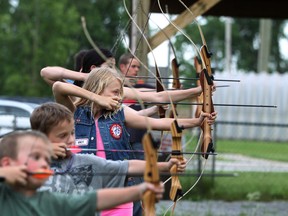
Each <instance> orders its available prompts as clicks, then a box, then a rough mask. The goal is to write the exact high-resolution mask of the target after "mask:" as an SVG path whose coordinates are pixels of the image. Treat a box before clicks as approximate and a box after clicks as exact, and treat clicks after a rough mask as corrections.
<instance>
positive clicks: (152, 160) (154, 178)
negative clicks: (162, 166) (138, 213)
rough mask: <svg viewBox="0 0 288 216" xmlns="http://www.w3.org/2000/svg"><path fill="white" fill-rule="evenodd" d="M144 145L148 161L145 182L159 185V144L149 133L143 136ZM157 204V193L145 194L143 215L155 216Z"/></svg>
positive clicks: (149, 192) (148, 192)
mask: <svg viewBox="0 0 288 216" xmlns="http://www.w3.org/2000/svg"><path fill="white" fill-rule="evenodd" d="M142 143H143V146H144V151H145V160H146V167H145V172H144V180H145V181H146V182H150V183H152V184H155V185H159V183H160V177H159V171H158V167H157V144H156V143H155V142H154V141H153V139H152V135H151V134H150V133H148V132H147V133H146V134H145V135H144V136H143V140H142ZM155 203H156V197H155V193H153V192H151V191H147V192H145V194H144V195H143V206H144V210H143V215H145V216H155Z"/></svg>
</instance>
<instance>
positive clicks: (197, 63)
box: [194, 57, 203, 118]
mask: <svg viewBox="0 0 288 216" xmlns="http://www.w3.org/2000/svg"><path fill="white" fill-rule="evenodd" d="M194 67H195V70H196V77H197V78H198V80H197V81H196V85H197V86H201V83H200V74H201V71H202V66H201V63H200V60H199V58H197V57H194ZM197 104H203V93H201V94H200V95H199V96H198V97H197ZM202 107H203V106H202V105H197V107H196V110H195V114H194V116H195V118H199V116H200V114H201V110H202Z"/></svg>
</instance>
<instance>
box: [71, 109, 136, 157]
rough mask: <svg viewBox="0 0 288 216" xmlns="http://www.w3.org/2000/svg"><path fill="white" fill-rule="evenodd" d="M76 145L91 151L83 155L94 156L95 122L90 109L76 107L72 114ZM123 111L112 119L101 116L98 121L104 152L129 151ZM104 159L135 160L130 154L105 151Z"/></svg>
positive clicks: (95, 146) (128, 136) (95, 141)
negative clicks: (90, 154) (91, 154)
mask: <svg viewBox="0 0 288 216" xmlns="http://www.w3.org/2000/svg"><path fill="white" fill-rule="evenodd" d="M74 119H75V136H76V145H78V146H79V147H81V148H87V149H93V150H91V152H89V151H85V153H93V154H95V149H96V148H97V145H96V143H97V140H96V127H95V120H94V117H93V115H92V112H91V109H90V107H78V108H77V109H76V111H75V113H74ZM124 122H125V116H124V111H123V109H121V110H120V111H119V112H117V113H116V114H114V115H113V116H112V117H107V118H105V117H104V116H101V117H100V118H99V119H98V126H99V131H100V134H101V137H102V141H103V145H104V149H106V150H112V149H116V150H131V149H132V148H131V146H130V142H129V139H130V135H129V133H128V132H127V130H126V126H125V124H124ZM105 153H106V159H109V160H129V159H135V157H134V154H133V153H131V152H125V151H123V152H119V151H106V152H105Z"/></svg>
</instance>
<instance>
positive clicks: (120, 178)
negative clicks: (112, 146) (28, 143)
mask: <svg viewBox="0 0 288 216" xmlns="http://www.w3.org/2000/svg"><path fill="white" fill-rule="evenodd" d="M30 122H31V127H32V129H34V130H39V131H41V132H43V133H45V134H46V135H47V137H48V139H49V140H50V141H51V142H52V144H53V152H54V153H53V154H54V158H58V159H56V160H53V161H52V169H53V171H54V175H53V176H51V177H50V178H49V180H48V181H47V182H46V183H45V184H44V186H43V187H41V191H42V190H49V191H51V192H61V193H66V194H83V193H86V192H89V191H95V189H101V188H110V187H123V186H124V185H125V184H126V181H128V178H129V176H131V175H137V174H138V175H143V172H144V169H145V161H142V160H125V161H112V160H106V159H103V158H100V157H97V156H95V155H93V154H73V153H71V151H69V150H67V149H69V148H70V147H72V146H74V145H75V134H74V118H73V113H72V112H71V111H70V110H69V109H68V108H66V107H65V106H63V105H61V104H58V103H53V102H49V103H44V104H42V105H40V106H39V107H37V108H35V110H34V111H33V113H32V115H31V117H30ZM185 163H186V161H185V160H184V161H181V162H180V161H178V160H177V159H171V160H170V161H169V162H158V164H157V165H158V168H159V171H160V172H166V173H168V172H169V170H170V168H171V167H172V166H173V165H174V164H176V165H177V167H178V169H177V171H178V172H183V171H184V169H185V168H186V164H185ZM124 207H125V208H124ZM132 207H133V205H132V203H131V202H130V203H128V204H124V205H121V206H120V207H119V206H118V207H116V208H113V209H110V210H106V211H103V212H101V215H113V214H116V213H118V214H120V215H127V216H129V215H130V216H132Z"/></svg>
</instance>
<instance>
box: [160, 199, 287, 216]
mask: <svg viewBox="0 0 288 216" xmlns="http://www.w3.org/2000/svg"><path fill="white" fill-rule="evenodd" d="M171 204H172V202H171V201H161V202H159V203H158V204H157V205H156V212H157V215H164V212H165V211H166V210H167V208H168V207H169V206H170V205H171ZM166 215H169V214H166ZM174 215H175V216H287V215H288V202H286V201H277V202H254V201H241V202H223V201H201V202H199V201H198V202H191V201H183V200H181V201H180V202H178V203H177V204H176V208H175V211H174Z"/></svg>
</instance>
